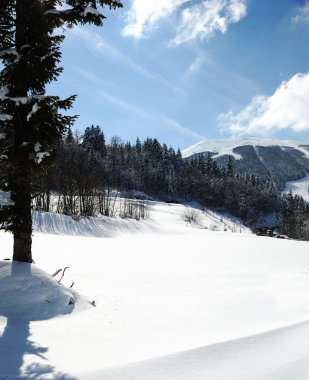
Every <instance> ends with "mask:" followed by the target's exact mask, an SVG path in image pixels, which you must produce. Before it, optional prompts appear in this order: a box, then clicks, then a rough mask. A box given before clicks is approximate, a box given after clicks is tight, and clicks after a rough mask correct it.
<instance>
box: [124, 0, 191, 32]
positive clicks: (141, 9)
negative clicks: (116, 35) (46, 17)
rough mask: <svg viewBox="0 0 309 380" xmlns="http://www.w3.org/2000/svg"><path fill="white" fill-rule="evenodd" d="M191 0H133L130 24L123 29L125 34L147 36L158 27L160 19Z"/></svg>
mask: <svg viewBox="0 0 309 380" xmlns="http://www.w3.org/2000/svg"><path fill="white" fill-rule="evenodd" d="M188 1H189V0H133V3H132V7H131V9H130V10H129V12H128V13H127V21H128V24H127V25H126V27H125V28H124V29H123V31H122V34H123V35H124V36H133V37H135V38H141V37H145V36H146V35H147V34H148V33H149V32H150V31H152V30H153V29H155V28H156V27H157V24H158V22H159V20H161V19H162V18H165V17H168V16H169V15H171V14H172V13H173V12H174V11H175V10H176V9H177V8H179V7H180V6H181V5H182V4H184V3H186V2H188Z"/></svg>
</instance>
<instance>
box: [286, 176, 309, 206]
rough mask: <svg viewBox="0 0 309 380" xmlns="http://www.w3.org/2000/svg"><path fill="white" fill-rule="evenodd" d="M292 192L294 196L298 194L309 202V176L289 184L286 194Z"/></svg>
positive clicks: (287, 184)
mask: <svg viewBox="0 0 309 380" xmlns="http://www.w3.org/2000/svg"><path fill="white" fill-rule="evenodd" d="M290 190H291V191H292V193H293V194H294V195H295V194H297V195H299V196H301V197H303V198H304V199H305V201H307V202H309V174H308V175H307V176H306V177H304V178H301V179H299V180H298V181H290V182H287V183H286V185H285V189H284V192H285V193H288V192H289V191H290Z"/></svg>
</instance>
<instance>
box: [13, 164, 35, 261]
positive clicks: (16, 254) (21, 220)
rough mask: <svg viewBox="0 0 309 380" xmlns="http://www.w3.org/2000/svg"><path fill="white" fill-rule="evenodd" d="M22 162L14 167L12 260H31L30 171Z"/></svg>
mask: <svg viewBox="0 0 309 380" xmlns="http://www.w3.org/2000/svg"><path fill="white" fill-rule="evenodd" d="M27 166H28V165H27V162H23V163H22V165H19V166H18V167H17V168H15V178H14V180H13V181H14V191H12V200H13V201H14V227H13V235H14V250H13V260H16V261H23V262H27V263H31V262H32V254H31V246H32V236H31V235H32V216H31V191H30V190H31V189H30V187H31V172H30V168H29V167H28V168H27Z"/></svg>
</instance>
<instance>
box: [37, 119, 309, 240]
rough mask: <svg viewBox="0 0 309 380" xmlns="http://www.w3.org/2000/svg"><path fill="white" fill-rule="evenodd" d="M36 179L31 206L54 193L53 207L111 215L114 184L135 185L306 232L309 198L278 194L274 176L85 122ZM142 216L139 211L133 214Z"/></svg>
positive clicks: (250, 221)
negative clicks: (110, 133)
mask: <svg viewBox="0 0 309 380" xmlns="http://www.w3.org/2000/svg"><path fill="white" fill-rule="evenodd" d="M37 182H38V183H37V187H38V189H40V190H39V192H38V194H37V197H36V198H35V202H36V207H38V208H41V209H43V210H45V211H50V210H51V197H52V195H53V197H54V199H55V195H56V198H57V202H56V204H57V207H56V211H58V212H62V213H65V214H70V215H83V216H91V215H98V214H101V215H106V216H110V215H111V214H112V210H113V208H112V207H111V205H112V202H113V197H112V196H111V194H112V190H115V189H117V191H120V192H122V194H129V193H130V191H138V192H139V194H141V193H143V194H145V195H147V196H148V197H155V198H157V199H160V200H163V201H175V202H177V201H179V200H180V199H183V200H188V201H193V200H194V201H197V202H199V203H200V204H201V205H202V206H204V207H210V208H213V209H216V210H219V211H224V212H228V213H230V214H231V215H233V216H235V217H239V218H241V219H242V220H243V221H244V223H246V224H247V225H248V226H251V227H254V226H255V224H256V223H257V222H258V221H259V220H260V219H261V218H262V217H263V216H265V215H268V214H274V215H277V216H282V217H283V218H282V223H281V228H282V232H283V233H285V234H287V235H288V236H290V237H293V238H297V239H309V237H308V225H309V204H308V203H306V202H305V201H304V200H303V198H301V197H298V196H293V195H292V194H288V195H285V196H282V195H281V193H280V192H278V191H277V190H276V187H275V185H274V184H273V182H272V180H271V178H269V179H268V180H267V181H262V180H261V179H260V178H259V177H258V176H257V175H255V174H253V173H252V174H246V175H239V174H238V173H234V170H233V165H232V160H229V162H228V164H227V165H226V166H222V167H220V166H218V164H217V163H216V161H214V160H213V159H212V158H211V157H210V156H206V157H205V156H203V155H200V156H195V157H194V158H192V159H183V158H182V156H181V152H180V150H179V149H178V150H177V151H175V150H174V149H173V148H171V147H168V146H167V145H166V144H160V143H159V142H158V140H157V139H155V138H154V139H152V138H147V139H146V140H145V141H143V142H141V141H140V140H139V139H138V138H137V140H136V143H135V144H131V143H130V142H126V143H124V142H122V140H121V139H120V138H119V137H112V138H111V140H110V142H109V143H107V142H106V141H105V136H104V133H103V131H102V130H101V128H100V127H99V126H96V127H95V126H91V127H87V128H86V130H85V132H84V135H82V136H79V135H78V134H75V135H73V133H72V131H71V129H69V132H68V134H67V135H66V136H65V138H64V139H63V140H62V142H61V143H60V144H59V147H58V150H57V159H56V162H55V163H54V164H53V166H51V167H50V168H49V169H48V170H47V171H46V172H45V175H44V176H43V177H39V179H38V180H37ZM131 194H132V193H131ZM53 207H54V203H53ZM144 216H145V214H143V212H140V211H139V213H138V218H139V217H144Z"/></svg>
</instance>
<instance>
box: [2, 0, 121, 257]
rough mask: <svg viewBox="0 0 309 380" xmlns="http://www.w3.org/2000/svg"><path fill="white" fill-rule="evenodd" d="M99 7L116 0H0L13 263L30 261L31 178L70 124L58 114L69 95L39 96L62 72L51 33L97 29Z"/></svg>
mask: <svg viewBox="0 0 309 380" xmlns="http://www.w3.org/2000/svg"><path fill="white" fill-rule="evenodd" d="M90 4H91V5H90ZM63 5H65V6H66V7H65V8H63V9H61V8H60V9H59V6H60V7H61V6H63ZM105 6H108V7H110V8H114V9H115V8H117V7H121V6H122V4H121V3H120V2H119V1H116V0H93V1H91V2H89V1H83V0H74V1H73V0H44V1H42V0H1V7H0V59H1V60H2V63H3V69H2V70H1V72H0V157H1V158H2V161H4V162H5V167H6V169H5V171H4V172H5V177H6V178H5V179H4V183H5V184H6V185H7V186H6V188H5V190H7V191H10V192H11V199H12V201H13V202H12V204H11V205H10V206H8V207H5V208H3V209H2V210H1V216H0V219H1V221H2V223H3V226H4V228H6V230H9V231H11V232H13V235H14V248H13V259H14V260H17V261H24V262H32V253H31V245H32V241H31V234H32V219H31V197H32V193H33V174H34V172H39V173H40V172H42V170H43V169H44V166H45V165H46V163H47V162H48V160H49V159H50V158H51V156H52V155H53V151H54V148H55V146H56V145H57V143H58V142H59V140H60V138H61V136H62V135H63V133H64V132H65V130H66V129H67V128H68V126H70V125H72V124H73V122H74V120H75V117H70V116H64V115H62V114H61V113H60V111H61V110H66V109H69V108H70V107H71V105H72V102H73V101H74V99H75V96H71V97H69V98H67V99H60V98H59V97H57V96H48V95H47V94H46V92H45V88H46V85H47V84H48V83H50V82H52V81H54V80H56V79H57V77H58V76H59V75H60V73H61V71H62V68H61V67H59V66H58V64H59V62H60V59H61V52H60V44H61V42H62V41H63V39H64V36H63V35H59V34H57V31H59V30H61V27H64V26H70V27H73V26H75V25H77V24H86V23H89V24H95V25H97V26H101V25H102V23H103V20H104V18H105V17H104V16H103V14H102V13H101V12H100V7H105ZM2 189H3V188H2ZM0 190H1V189H0Z"/></svg>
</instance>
